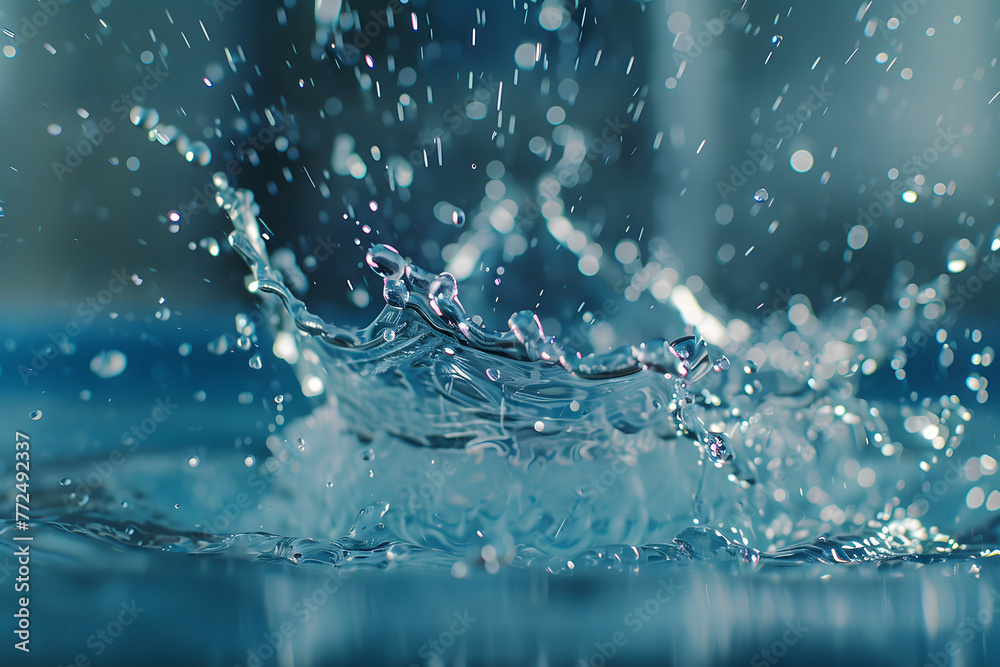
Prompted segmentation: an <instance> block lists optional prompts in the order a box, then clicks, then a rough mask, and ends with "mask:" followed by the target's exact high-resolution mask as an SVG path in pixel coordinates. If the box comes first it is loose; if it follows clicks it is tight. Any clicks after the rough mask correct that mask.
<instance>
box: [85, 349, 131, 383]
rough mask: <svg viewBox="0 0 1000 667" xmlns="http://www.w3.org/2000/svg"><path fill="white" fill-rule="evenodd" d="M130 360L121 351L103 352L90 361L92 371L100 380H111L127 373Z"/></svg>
mask: <svg viewBox="0 0 1000 667" xmlns="http://www.w3.org/2000/svg"><path fill="white" fill-rule="evenodd" d="M126 366H128V358H127V357H126V356H125V353H124V352H121V351H119V350H101V351H100V352H98V353H97V354H96V355H94V358H93V359H91V360H90V370H91V371H93V373H94V375H96V376H97V377H99V378H104V379H109V378H113V377H117V376H119V375H121V374H122V373H124V372H125V367H126Z"/></svg>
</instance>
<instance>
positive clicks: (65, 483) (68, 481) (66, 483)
mask: <svg viewBox="0 0 1000 667" xmlns="http://www.w3.org/2000/svg"><path fill="white" fill-rule="evenodd" d="M72 483H73V480H71V479H70V478H69V477H63V478H62V479H61V480H59V484H61V485H62V486H69V485H70V484H72Z"/></svg>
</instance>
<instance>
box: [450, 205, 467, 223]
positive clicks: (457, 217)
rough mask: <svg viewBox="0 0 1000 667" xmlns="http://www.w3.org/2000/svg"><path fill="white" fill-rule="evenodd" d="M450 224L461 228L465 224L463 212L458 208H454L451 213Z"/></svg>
mask: <svg viewBox="0 0 1000 667" xmlns="http://www.w3.org/2000/svg"><path fill="white" fill-rule="evenodd" d="M451 224H453V225H455V226H457V227H461V226H462V225H464V224H465V211H463V210H462V209H460V208H456V209H455V210H454V211H452V212H451Z"/></svg>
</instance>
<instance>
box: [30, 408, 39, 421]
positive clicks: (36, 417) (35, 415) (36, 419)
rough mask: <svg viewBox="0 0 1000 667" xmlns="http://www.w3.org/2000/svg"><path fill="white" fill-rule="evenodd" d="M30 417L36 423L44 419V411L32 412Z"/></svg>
mask: <svg viewBox="0 0 1000 667" xmlns="http://www.w3.org/2000/svg"><path fill="white" fill-rule="evenodd" d="M28 416H29V417H31V419H33V420H34V421H38V420H39V419H41V418H42V411H41V410H32V411H31V412H29V413H28Z"/></svg>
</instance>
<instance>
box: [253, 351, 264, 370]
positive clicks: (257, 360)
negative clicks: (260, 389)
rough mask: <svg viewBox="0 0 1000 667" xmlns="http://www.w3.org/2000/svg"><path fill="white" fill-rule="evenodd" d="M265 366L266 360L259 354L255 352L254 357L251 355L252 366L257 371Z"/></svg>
mask: <svg viewBox="0 0 1000 667" xmlns="http://www.w3.org/2000/svg"><path fill="white" fill-rule="evenodd" d="M263 367H264V362H263V361H261V359H260V355H259V354H255V355H253V356H252V357H250V368H252V369H254V370H255V371H259V370H260V369H261V368H263Z"/></svg>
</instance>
